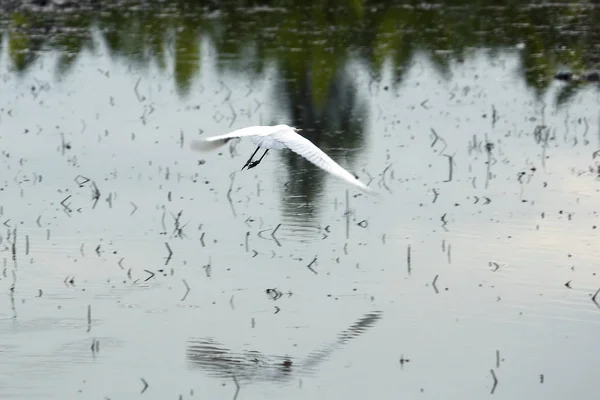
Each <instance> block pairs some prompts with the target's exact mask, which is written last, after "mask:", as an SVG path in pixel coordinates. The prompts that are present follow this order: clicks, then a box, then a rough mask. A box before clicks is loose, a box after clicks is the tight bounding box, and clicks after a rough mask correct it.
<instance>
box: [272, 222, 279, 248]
mask: <svg viewBox="0 0 600 400" xmlns="http://www.w3.org/2000/svg"><path fill="white" fill-rule="evenodd" d="M280 226H281V224H278V225H277V226H276V227H275V229H273V232H271V237H272V238H273V240H274V241H275V243H277V246H279V247H281V243H279V240H277V238H276V237H275V233H277V230H278V229H279V227H280Z"/></svg>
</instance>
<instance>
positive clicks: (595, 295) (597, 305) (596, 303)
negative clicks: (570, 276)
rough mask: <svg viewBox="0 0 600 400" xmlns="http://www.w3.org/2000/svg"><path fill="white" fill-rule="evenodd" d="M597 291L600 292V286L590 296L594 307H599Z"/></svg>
mask: <svg viewBox="0 0 600 400" xmlns="http://www.w3.org/2000/svg"><path fill="white" fill-rule="evenodd" d="M598 293H600V288H598V290H596V293H594V295H593V296H592V301H593V302H594V304H595V305H596V307H598V308H600V304H598V300H596V297H597V296H598Z"/></svg>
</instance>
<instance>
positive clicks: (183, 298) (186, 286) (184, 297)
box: [181, 279, 190, 301]
mask: <svg viewBox="0 0 600 400" xmlns="http://www.w3.org/2000/svg"><path fill="white" fill-rule="evenodd" d="M182 281H183V284H184V285H185V295H184V296H183V297H182V298H181V301H185V299H186V298H187V296H188V294H189V293H190V286H189V285H188V283H187V282H186V281H185V279H182Z"/></svg>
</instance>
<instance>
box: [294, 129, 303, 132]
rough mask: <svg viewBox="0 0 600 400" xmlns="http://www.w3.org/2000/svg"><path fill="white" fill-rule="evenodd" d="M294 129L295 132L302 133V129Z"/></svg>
mask: <svg viewBox="0 0 600 400" xmlns="http://www.w3.org/2000/svg"><path fill="white" fill-rule="evenodd" d="M293 129H294V132H302V129H300V128H293Z"/></svg>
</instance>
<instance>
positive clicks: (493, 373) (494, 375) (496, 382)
mask: <svg viewBox="0 0 600 400" xmlns="http://www.w3.org/2000/svg"><path fill="white" fill-rule="evenodd" d="M490 373H491V374H492V378H494V385H493V386H492V391H491V392H490V394H494V391H495V390H496V386H497V385H498V378H496V373H495V372H494V370H493V369H490Z"/></svg>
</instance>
